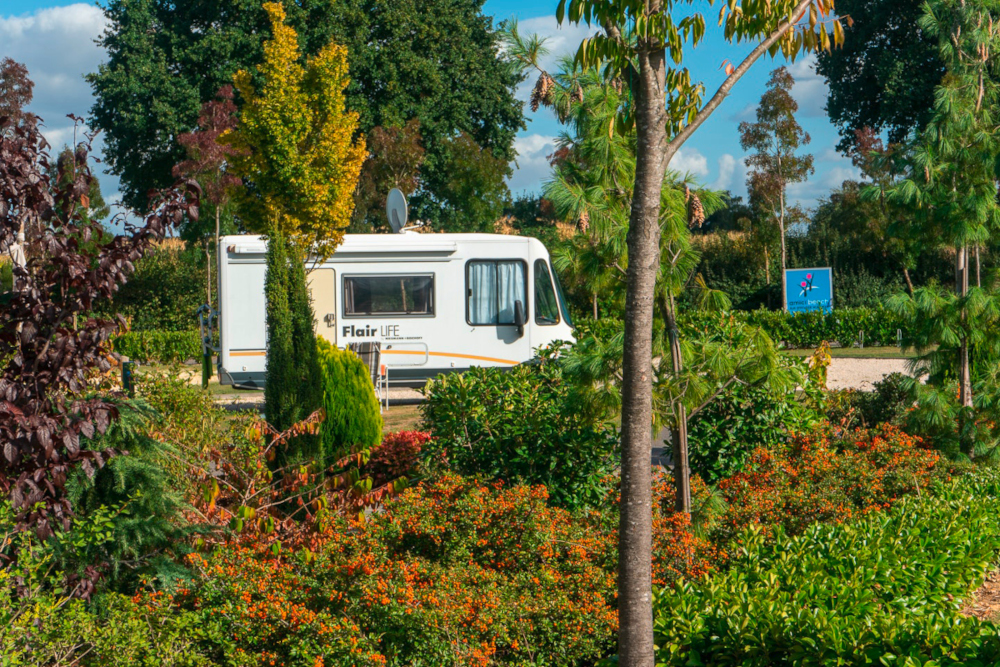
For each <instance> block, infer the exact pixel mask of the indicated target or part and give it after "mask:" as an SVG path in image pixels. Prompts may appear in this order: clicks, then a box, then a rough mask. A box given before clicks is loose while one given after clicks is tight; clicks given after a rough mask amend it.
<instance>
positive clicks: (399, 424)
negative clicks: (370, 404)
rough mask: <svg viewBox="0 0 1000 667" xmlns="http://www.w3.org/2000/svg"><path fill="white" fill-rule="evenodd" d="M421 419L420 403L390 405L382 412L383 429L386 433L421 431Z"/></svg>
mask: <svg viewBox="0 0 1000 667" xmlns="http://www.w3.org/2000/svg"><path fill="white" fill-rule="evenodd" d="M421 421H422V417H421V415H420V406H419V405H390V406H389V409H388V410H386V411H385V412H383V413H382V422H383V425H382V430H383V431H384V432H385V433H389V432H390V431H419V430H420V428H421Z"/></svg>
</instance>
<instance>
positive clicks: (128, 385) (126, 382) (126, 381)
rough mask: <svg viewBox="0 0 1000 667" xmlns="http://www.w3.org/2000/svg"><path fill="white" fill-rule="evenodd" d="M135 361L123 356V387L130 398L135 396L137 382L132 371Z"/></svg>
mask: <svg viewBox="0 0 1000 667" xmlns="http://www.w3.org/2000/svg"><path fill="white" fill-rule="evenodd" d="M134 366H135V362H133V361H129V359H128V357H122V389H123V390H124V391H125V393H126V394H128V397H129V398H135V383H134V382H133V378H132V371H133V368H134Z"/></svg>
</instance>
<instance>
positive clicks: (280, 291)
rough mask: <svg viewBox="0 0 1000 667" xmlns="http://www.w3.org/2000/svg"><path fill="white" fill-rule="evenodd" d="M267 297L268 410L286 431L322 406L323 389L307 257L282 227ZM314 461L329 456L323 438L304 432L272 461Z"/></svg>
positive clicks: (283, 464) (274, 238)
mask: <svg viewBox="0 0 1000 667" xmlns="http://www.w3.org/2000/svg"><path fill="white" fill-rule="evenodd" d="M264 297H265V300H266V303H267V312H266V323H267V371H266V376H265V384H264V415H265V418H266V419H267V422H268V424H270V425H271V426H272V427H274V428H275V429H276V430H277V431H279V432H284V431H287V430H288V429H290V428H291V427H292V426H293V425H295V424H297V423H299V422H300V421H302V420H304V419H306V418H307V417H309V416H310V415H311V414H312V413H313V412H314V411H316V410H319V409H320V408H322V405H323V388H322V373H321V370H320V366H319V352H318V351H317V347H316V335H315V333H314V328H313V313H312V306H311V305H310V303H309V293H308V291H307V288H306V284H305V268H304V260H303V259H302V255H301V254H299V251H298V250H297V249H296V248H295V247H294V246H292V245H291V243H289V242H288V240H287V239H285V237H284V236H283V235H282V233H281V230H278V229H275V230H272V232H271V234H270V235H269V238H268V244H267V272H266V274H265V278H264ZM312 461H317V462H319V463H320V464H322V463H323V462H324V461H325V459H324V456H323V450H322V441H321V440H320V438H319V437H318V436H316V435H312V434H303V435H298V436H295V437H293V438H290V439H289V440H288V441H287V443H286V444H285V445H284V446H283V447H281V448H280V449H279V450H278V451H277V452H276V455H275V458H274V460H273V461H272V462H271V464H270V465H271V469H272V470H273V471H275V473H278V474H280V473H281V472H282V471H285V470H287V469H288V468H289V467H290V466H294V465H302V464H307V463H309V462H312Z"/></svg>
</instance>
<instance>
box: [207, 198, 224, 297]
mask: <svg viewBox="0 0 1000 667" xmlns="http://www.w3.org/2000/svg"><path fill="white" fill-rule="evenodd" d="M221 208H222V204H216V205H215V252H216V253H218V252H219V214H220V210H221ZM216 256H218V255H216ZM208 305H209V306H211V305H212V297H211V294H209V298H208ZM220 307H221V306H220Z"/></svg>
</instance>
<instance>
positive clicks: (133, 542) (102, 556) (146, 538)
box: [57, 401, 191, 591]
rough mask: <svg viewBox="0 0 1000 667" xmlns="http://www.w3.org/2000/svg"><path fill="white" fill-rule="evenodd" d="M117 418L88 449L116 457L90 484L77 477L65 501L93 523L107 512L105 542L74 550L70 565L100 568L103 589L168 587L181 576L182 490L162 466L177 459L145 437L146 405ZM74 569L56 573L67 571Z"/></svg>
mask: <svg viewBox="0 0 1000 667" xmlns="http://www.w3.org/2000/svg"><path fill="white" fill-rule="evenodd" d="M119 414H120V419H119V420H118V421H117V422H115V423H114V424H112V426H111V427H110V428H109V429H108V431H107V432H106V433H105V434H104V435H102V436H100V438H98V439H97V442H93V443H88V445H89V448H90V449H103V448H107V447H111V448H114V449H115V450H117V451H119V452H122V455H120V456H116V457H114V458H113V459H111V461H110V462H109V463H108V465H106V466H104V468H102V469H101V470H99V471H97V473H96V474H95V475H94V476H93V477H92V478H91V477H88V476H87V475H85V474H84V473H83V471H77V472H76V473H75V474H74V475H73V477H72V478H71V479H70V480H69V483H68V489H69V500H70V502H71V503H72V505H73V508H74V510H75V511H76V512H77V513H78V514H80V515H81V516H85V517H94V516H100V515H101V513H102V511H104V509H105V508H115V511H114V512H113V513H110V514H109V515H108V522H107V524H106V529H107V531H108V532H107V539H106V540H104V541H102V542H100V543H93V542H91V543H89V544H88V543H83V544H79V545H77V548H76V549H74V552H73V553H72V558H73V560H75V561H77V563H84V564H88V563H102V564H105V566H106V568H107V569H108V573H107V574H108V576H109V579H110V584H111V585H112V586H113V587H115V588H117V589H119V590H122V589H124V590H126V591H127V590H134V589H135V588H136V587H137V583H138V581H139V578H144V579H147V580H150V581H154V580H155V581H156V584H157V585H158V586H161V587H171V586H172V585H173V584H174V583H175V582H174V581H173V580H174V579H175V578H176V577H178V576H186V574H187V572H186V570H184V568H182V567H179V566H178V565H176V560H178V559H179V558H180V557H182V556H183V555H184V554H185V553H186V552H187V550H188V547H187V544H186V542H187V538H188V537H190V535H191V531H190V529H189V527H188V526H187V525H186V522H185V520H184V516H183V510H184V509H186V505H185V502H184V497H183V495H182V490H183V484H179V483H178V480H177V479H176V478H175V477H174V475H173V474H172V473H171V470H172V468H173V466H172V465H170V462H169V457H171V456H176V455H177V454H176V451H175V450H174V449H173V448H172V447H171V446H170V445H167V444H165V443H162V442H159V441H157V440H156V439H154V438H152V437H150V431H151V430H152V428H151V427H152V423H153V422H154V421H155V420H156V419H157V415H156V414H155V411H153V410H151V409H150V407H149V406H148V405H147V404H145V403H143V402H142V401H131V402H129V403H125V404H123V405H122V406H121V408H120V409H119ZM77 539H79V538H77ZM84 546H85V547H87V550H86V551H84V550H83V549H82V548H81V547H84ZM57 555H58V554H57ZM77 563H74V562H72V561H69V562H66V563H64V564H63V566H64V567H65V568H66V569H72V568H73V567H75V566H76V565H77Z"/></svg>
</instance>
